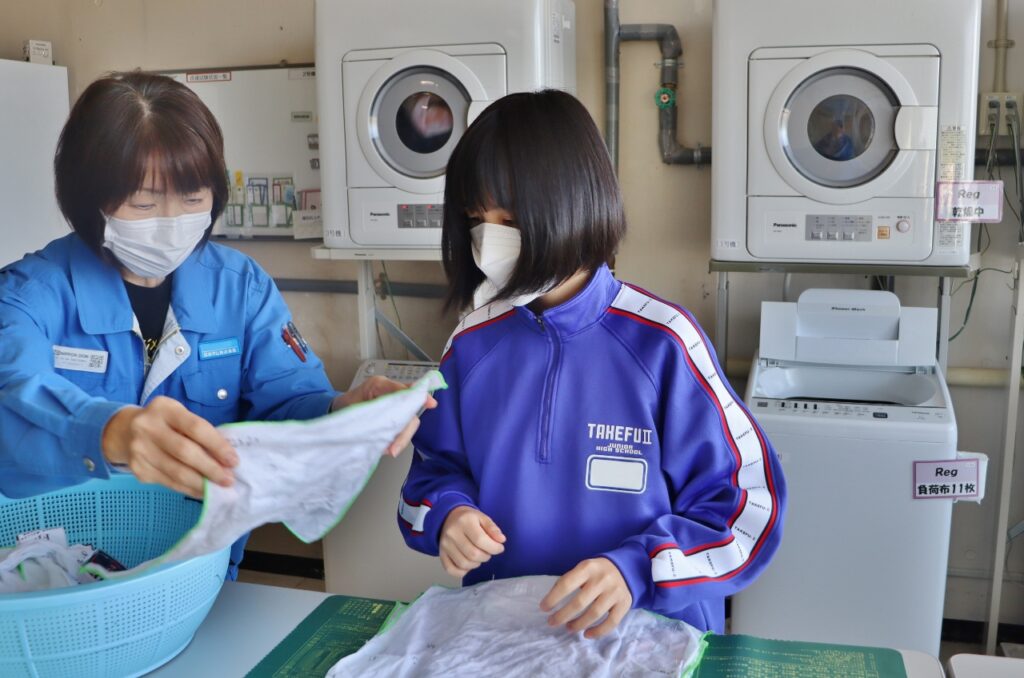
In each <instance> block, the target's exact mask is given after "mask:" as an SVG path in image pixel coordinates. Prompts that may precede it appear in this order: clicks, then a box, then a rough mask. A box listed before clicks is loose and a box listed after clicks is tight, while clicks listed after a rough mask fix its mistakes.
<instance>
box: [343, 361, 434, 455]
mask: <svg viewBox="0 0 1024 678" xmlns="http://www.w3.org/2000/svg"><path fill="white" fill-rule="evenodd" d="M407 388H409V386H408V385H407V384H402V383H399V382H397V381H392V380H390V379H388V378H386V377H370V378H369V379H367V380H366V381H363V382H361V383H360V384H359V385H358V386H356V387H355V388H351V389H349V390H348V391H346V392H345V393H342V394H341V395H339V396H338V397H336V398H335V399H334V402H332V403H331V412H334V411H336V410H340V409H342V408H343V407H348V406H349V405H354V404H355V403H361V402H365V401H367V400H373V399H375V398H379V397H381V396H382V395H386V394H388V393H394V392H395V391H401V390H404V389H407ZM435 407H437V401H436V400H434V397H433V396H431V395H429V394H428V395H427V399H426V401H425V402H424V403H423V409H425V410H432V409H434V408H435ZM419 427H420V418H419V417H414V418H413V420H412V421H410V422H409V425H408V426H406V427H405V429H404V430H403V431H402V432H401V433H399V434H398V437H397V438H395V439H394V440H393V441H391V444H390V445H388V449H387V450H386V452H385V454H388V455H390V456H392V457H397V456H398V455H399V454H401V453H402V450H404V449H405V448H406V447H407V446H408V445H409V443H410V442H411V441H412V437H413V436H414V435H415V434H416V429H418V428H419Z"/></svg>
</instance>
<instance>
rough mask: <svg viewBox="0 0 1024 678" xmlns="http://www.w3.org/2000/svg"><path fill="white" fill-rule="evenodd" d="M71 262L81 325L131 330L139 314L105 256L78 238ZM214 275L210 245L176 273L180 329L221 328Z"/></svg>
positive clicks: (93, 330)
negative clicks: (136, 313)
mask: <svg viewBox="0 0 1024 678" xmlns="http://www.w3.org/2000/svg"><path fill="white" fill-rule="evenodd" d="M69 265H70V268H71V284H72V286H73V287H74V290H75V299H76V301H77V304H78V320H79V322H80V323H81V325H82V329H83V330H84V331H85V332H87V333H89V334H113V333H115V332H131V331H132V328H133V327H134V324H135V322H134V320H135V316H134V314H133V313H132V306H131V302H130V301H129V300H128V293H127V292H126V291H125V289H124V281H123V280H122V278H121V274H120V273H119V272H118V271H117V269H116V268H115V267H113V266H111V265H110V264H108V263H107V262H105V261H103V260H102V259H100V257H99V256H97V255H96V253H95V252H93V251H92V250H91V249H89V247H88V245H86V244H85V243H84V242H82V240H81V239H80V238H78V237H77V236H75V237H73V238H72V245H71V257H70V264H69ZM214 278H215V274H214V270H213V269H212V268H211V267H210V266H209V254H208V253H207V252H206V246H205V245H204V246H202V247H200V248H199V249H198V250H197V251H195V252H193V253H192V254H190V255H189V257H188V259H186V260H185V262H184V263H183V264H182V265H181V266H180V267H178V270H177V271H175V272H174V278H173V279H172V281H171V306H172V308H173V309H174V314H175V315H176V316H177V319H178V324H179V326H180V327H181V329H183V330H191V331H193V332H212V331H214V330H215V329H216V326H217V325H216V318H215V317H214V315H213V301H212V295H213V290H214V289H215V285H214Z"/></svg>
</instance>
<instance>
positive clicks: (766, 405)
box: [750, 397, 949, 423]
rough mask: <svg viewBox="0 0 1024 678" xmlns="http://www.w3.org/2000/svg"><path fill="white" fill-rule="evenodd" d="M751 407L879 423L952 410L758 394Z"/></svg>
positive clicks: (931, 418)
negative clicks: (776, 397)
mask: <svg viewBox="0 0 1024 678" xmlns="http://www.w3.org/2000/svg"><path fill="white" fill-rule="evenodd" d="M750 409H751V411H753V413H754V416H755V417H756V416H757V415H759V414H772V415H784V416H793V417H813V418H815V419H821V418H826V419H845V420H858V421H876V422H879V423H885V422H890V421H897V422H915V421H917V422H922V421H923V422H933V423H938V422H944V421H948V420H949V410H947V409H946V408H944V407H910V406H905V405H878V404H874V403H857V402H834V401H818V400H777V399H773V398H757V397H755V398H753V399H752V400H751V402H750Z"/></svg>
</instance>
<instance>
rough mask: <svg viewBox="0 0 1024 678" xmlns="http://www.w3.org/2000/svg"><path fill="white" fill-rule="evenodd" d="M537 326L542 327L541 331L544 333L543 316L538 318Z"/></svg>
mask: <svg viewBox="0 0 1024 678" xmlns="http://www.w3.org/2000/svg"><path fill="white" fill-rule="evenodd" d="M537 324H538V325H540V331H541V332H543V331H544V317H543V316H537Z"/></svg>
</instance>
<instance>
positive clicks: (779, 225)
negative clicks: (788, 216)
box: [772, 221, 796, 228]
mask: <svg viewBox="0 0 1024 678" xmlns="http://www.w3.org/2000/svg"><path fill="white" fill-rule="evenodd" d="M772 227H773V228H796V224H780V223H779V222H777V221H773V222H772Z"/></svg>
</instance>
